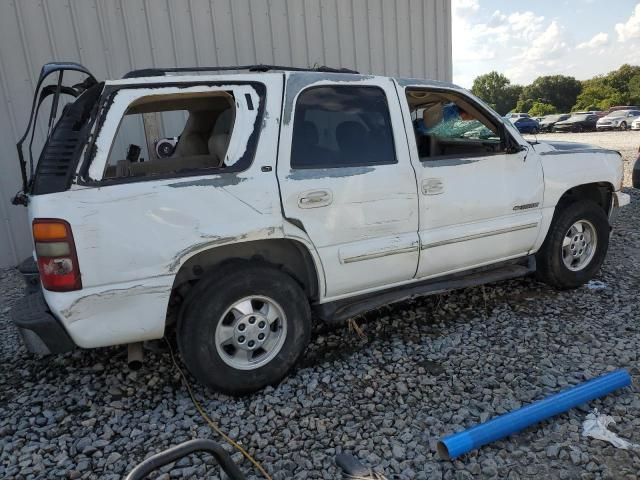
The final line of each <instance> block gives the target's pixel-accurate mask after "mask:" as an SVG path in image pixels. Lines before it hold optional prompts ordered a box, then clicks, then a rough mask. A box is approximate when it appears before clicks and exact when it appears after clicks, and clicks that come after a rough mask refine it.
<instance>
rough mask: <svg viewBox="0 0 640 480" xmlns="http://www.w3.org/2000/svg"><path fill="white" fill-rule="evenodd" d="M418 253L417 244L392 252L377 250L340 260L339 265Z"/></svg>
mask: <svg viewBox="0 0 640 480" xmlns="http://www.w3.org/2000/svg"><path fill="white" fill-rule="evenodd" d="M417 251H418V242H415V243H413V244H412V245H409V246H407V247H401V248H395V249H393V250H378V251H377V252H371V253H363V254H361V255H353V256H351V257H344V258H340V263H354V262H362V261H363V260H373V259H375V258H382V257H387V256H389V255H399V254H401V253H411V252H417Z"/></svg>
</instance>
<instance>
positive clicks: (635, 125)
mask: <svg viewBox="0 0 640 480" xmlns="http://www.w3.org/2000/svg"><path fill="white" fill-rule="evenodd" d="M631 130H640V118H636V119H635V120H634V121H633V122H631Z"/></svg>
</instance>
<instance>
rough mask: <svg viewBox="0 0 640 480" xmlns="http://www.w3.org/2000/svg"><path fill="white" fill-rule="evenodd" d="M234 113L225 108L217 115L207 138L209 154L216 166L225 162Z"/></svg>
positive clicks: (230, 109)
mask: <svg viewBox="0 0 640 480" xmlns="http://www.w3.org/2000/svg"><path fill="white" fill-rule="evenodd" d="M233 121H234V111H233V109H232V108H227V109H226V110H224V111H223V112H221V113H220V115H218V118H217V120H216V123H215V125H214V126H213V129H212V131H211V135H210V136H209V140H208V142H207V146H208V149H209V153H210V154H211V155H212V156H213V157H214V158H215V159H216V161H217V162H218V166H222V165H223V164H224V161H225V157H226V154H227V149H228V148H229V140H231V130H232V129H233Z"/></svg>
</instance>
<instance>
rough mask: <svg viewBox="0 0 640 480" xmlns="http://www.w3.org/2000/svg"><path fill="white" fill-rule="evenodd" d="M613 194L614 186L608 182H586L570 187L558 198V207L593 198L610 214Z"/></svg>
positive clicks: (592, 199)
mask: <svg viewBox="0 0 640 480" xmlns="http://www.w3.org/2000/svg"><path fill="white" fill-rule="evenodd" d="M612 194H613V186H612V185H611V184H610V183H606V182H597V183H586V184H584V185H578V186H575V187H572V188H570V189H569V190H567V191H566V192H564V194H562V197H560V200H558V206H557V207H556V210H559V208H558V207H560V206H564V205H568V204H569V203H574V202H576V201H580V200H591V201H592V202H595V203H597V204H598V205H600V206H601V207H602V209H603V210H604V212H605V214H607V215H608V214H609V209H610V208H611V195H612Z"/></svg>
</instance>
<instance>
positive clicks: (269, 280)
mask: <svg viewBox="0 0 640 480" xmlns="http://www.w3.org/2000/svg"><path fill="white" fill-rule="evenodd" d="M249 296H262V297H267V298H269V299H272V300H273V301H275V302H276V303H277V304H278V306H279V307H280V308H281V310H282V311H283V313H284V317H285V322H286V332H285V333H284V334H283V336H284V337H285V338H284V343H282V346H281V347H279V350H278V351H277V354H275V357H273V358H272V359H271V360H270V361H269V362H268V363H266V364H264V365H262V366H259V367H257V368H254V369H252V370H242V369H239V368H234V367H233V366H232V365H229V364H228V363H227V362H226V361H225V360H224V359H223V357H222V356H221V354H220V352H219V351H218V349H217V348H216V336H215V333H216V328H217V326H218V324H220V323H221V322H228V315H226V316H225V318H223V315H224V314H225V312H226V311H227V310H228V309H229V308H230V307H231V306H232V305H234V303H235V302H237V301H239V300H241V299H243V298H245V297H249ZM235 321H236V320H234V322H235ZM234 332H235V330H234ZM310 337H311V310H310V307H309V301H308V300H307V298H306V296H305V294H304V292H303V291H302V289H301V288H300V286H299V285H298V284H297V283H296V282H295V281H294V280H293V279H292V278H291V277H290V276H289V275H287V274H285V273H283V272H282V271H280V270H278V269H276V268H274V267H272V266H269V265H264V264H254V263H250V262H238V263H232V264H229V265H227V266H226V267H223V268H220V269H216V271H215V272H213V274H212V275H211V276H210V277H209V278H206V279H203V280H201V281H200V282H199V283H198V284H197V285H196V286H195V287H194V288H193V290H192V291H191V292H190V293H189V295H188V296H187V298H186V299H185V302H184V304H183V306H182V308H181V311H180V315H179V319H178V329H177V340H178V348H179V350H180V354H181V355H182V358H183V360H184V363H185V364H186V366H187V368H188V369H189V371H190V372H191V374H192V375H193V376H194V377H196V379H198V381H200V382H201V383H203V384H205V385H207V386H208V387H210V388H212V389H215V390H218V391H221V392H224V393H228V394H231V395H242V394H246V393H251V392H255V391H256V390H259V389H261V388H263V387H265V386H267V385H273V384H276V383H278V382H279V381H280V380H281V379H282V378H283V377H284V376H285V375H286V374H287V373H288V372H289V370H291V368H292V367H293V366H294V365H295V363H296V362H297V361H298V359H299V358H300V356H301V355H302V353H303V352H304V350H305V349H306V347H307V344H308V343H309V339H310ZM274 351H275V349H274ZM255 353H257V351H256V352H254V353H253V354H255ZM227 358H229V357H227Z"/></svg>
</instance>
